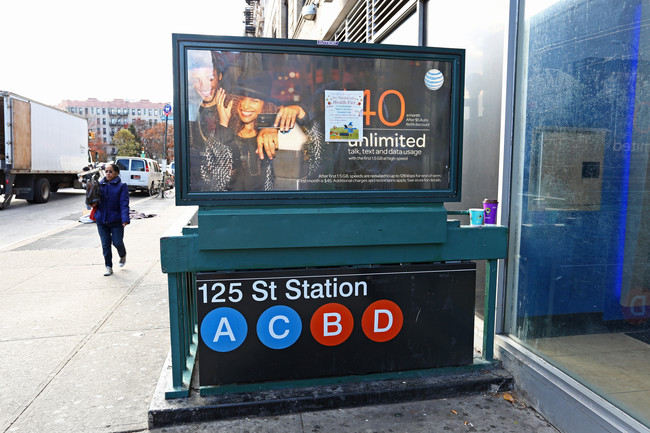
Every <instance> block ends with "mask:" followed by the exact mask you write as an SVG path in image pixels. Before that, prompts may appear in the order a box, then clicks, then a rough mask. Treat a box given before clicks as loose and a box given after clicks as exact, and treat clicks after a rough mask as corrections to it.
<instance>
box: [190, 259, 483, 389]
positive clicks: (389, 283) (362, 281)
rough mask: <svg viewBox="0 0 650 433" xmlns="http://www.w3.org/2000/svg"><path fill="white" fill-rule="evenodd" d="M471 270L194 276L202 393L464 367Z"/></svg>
mask: <svg viewBox="0 0 650 433" xmlns="http://www.w3.org/2000/svg"><path fill="white" fill-rule="evenodd" d="M475 274H476V268H475V264H474V263H454V264H426V265H409V266H373V267H361V268H328V269H310V270H305V269H302V270H275V271H250V272H249V271H236V272H218V273H199V274H197V277H196V295H197V304H198V317H199V335H200V339H199V340H200V341H199V359H200V363H201V368H200V369H199V375H200V376H199V378H200V384H201V386H210V385H219V384H228V383H246V382H260V381H267V380H289V379H301V378H318V377H327V376H338V375H350V374H366V373H376V372H386V371H402V370H410V369H422V368H433V367H443V366H453V365H465V364H471V363H472V359H473V349H472V347H473V316H474V284H475Z"/></svg>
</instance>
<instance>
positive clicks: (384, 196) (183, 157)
mask: <svg viewBox="0 0 650 433" xmlns="http://www.w3.org/2000/svg"><path fill="white" fill-rule="evenodd" d="M174 48H175V49H174V66H175V74H174V79H175V86H174V92H175V97H174V101H175V102H174V103H175V105H176V106H175V113H176V114H177V116H175V118H174V119H175V120H174V121H175V122H176V123H175V131H176V134H177V137H176V141H175V142H176V143H177V148H176V158H177V162H179V164H177V165H178V169H179V172H180V180H181V183H180V184H181V188H180V194H177V197H179V203H181V204H182V203H187V204H196V203H199V204H206V203H207V204H210V203H215V204H216V203H223V202H224V201H227V202H235V203H236V202H240V203H242V202H246V203H248V202H251V201H252V202H259V201H267V200H269V199H274V200H294V201H295V200H302V201H303V202H305V201H319V202H328V201H333V200H336V201H337V202H340V201H341V200H342V201H344V202H345V201H347V202H358V201H359V200H360V201H362V202H363V201H380V202H381V201H416V202H422V201H455V200H459V199H460V158H461V131H462V117H461V113H462V88H463V64H464V51H463V50H454V49H432V48H426V47H403V46H392V45H365V44H347V43H337V42H332V41H299V40H278V39H260V38H255V39H252V38H233V37H216V36H215V37H209V36H190V35H174ZM177 177H179V175H178V174H177Z"/></svg>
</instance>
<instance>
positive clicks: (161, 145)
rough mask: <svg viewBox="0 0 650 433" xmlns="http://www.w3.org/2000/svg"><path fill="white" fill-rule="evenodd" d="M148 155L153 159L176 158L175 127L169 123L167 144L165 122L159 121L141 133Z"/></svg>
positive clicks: (168, 159)
mask: <svg viewBox="0 0 650 433" xmlns="http://www.w3.org/2000/svg"><path fill="white" fill-rule="evenodd" d="M140 139H141V140H142V146H143V147H144V151H145V153H146V155H147V156H148V157H150V158H152V159H167V161H172V160H173V159H174V127H173V126H172V125H167V137H166V145H165V124H164V123H158V124H156V125H154V126H153V127H151V128H149V129H146V130H144V131H142V132H141V133H140Z"/></svg>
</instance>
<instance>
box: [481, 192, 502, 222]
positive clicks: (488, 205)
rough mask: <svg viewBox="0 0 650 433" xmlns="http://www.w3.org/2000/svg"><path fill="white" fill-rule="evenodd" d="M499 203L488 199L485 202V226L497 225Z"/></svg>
mask: <svg viewBox="0 0 650 433" xmlns="http://www.w3.org/2000/svg"><path fill="white" fill-rule="evenodd" d="M498 208H499V202H498V201H496V200H491V199H488V198H486V199H485V200H483V210H484V211H485V224H496V223H497V209H498Z"/></svg>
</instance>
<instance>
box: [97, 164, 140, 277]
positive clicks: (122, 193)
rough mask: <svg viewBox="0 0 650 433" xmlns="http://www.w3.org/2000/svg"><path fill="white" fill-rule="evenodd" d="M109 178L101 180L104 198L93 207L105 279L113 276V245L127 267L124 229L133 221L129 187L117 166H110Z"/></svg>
mask: <svg viewBox="0 0 650 433" xmlns="http://www.w3.org/2000/svg"><path fill="white" fill-rule="evenodd" d="M104 172H105V173H106V177H104V178H102V179H101V180H100V181H99V185H100V192H101V199H100V200H99V203H95V204H94V205H93V207H94V208H95V209H96V211H95V220H96V222H97V231H98V233H99V238H100V239H101V242H102V254H103V255H104V264H105V265H106V271H105V272H104V276H106V277H107V276H109V275H111V274H113V252H112V250H111V244H112V245H114V246H115V248H116V249H117V253H118V254H119V256H120V267H122V266H124V265H125V264H126V247H125V246H124V228H125V227H126V226H127V225H128V224H129V223H130V222H131V219H130V217H129V211H130V210H129V188H128V187H127V185H126V184H125V183H123V182H122V180H121V179H120V176H119V173H120V168H119V167H118V166H117V164H113V163H111V164H107V165H106V169H105V170H104Z"/></svg>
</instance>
